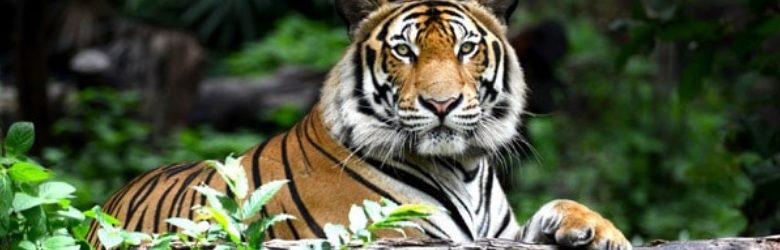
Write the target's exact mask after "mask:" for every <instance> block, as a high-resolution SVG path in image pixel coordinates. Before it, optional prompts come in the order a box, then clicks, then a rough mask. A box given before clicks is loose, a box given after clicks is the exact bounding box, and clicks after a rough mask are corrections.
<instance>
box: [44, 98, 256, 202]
mask: <svg viewBox="0 0 780 250" xmlns="http://www.w3.org/2000/svg"><path fill="white" fill-rule="evenodd" d="M75 104H76V106H75V108H74V109H73V112H72V113H71V114H70V115H69V116H68V117H65V118H62V119H60V120H59V121H57V122H56V123H55V124H54V126H53V128H54V134H55V135H57V136H58V137H59V138H62V139H63V140H64V141H66V142H67V144H66V145H64V146H57V147H50V148H46V149H44V154H43V157H42V158H43V162H45V163H47V165H49V166H51V167H52V169H54V170H55V171H59V172H58V176H60V177H61V178H62V179H63V180H66V181H68V182H69V183H71V184H73V185H75V186H76V187H77V188H78V189H77V192H76V196H77V198H76V199H75V200H74V203H75V204H74V205H76V206H78V207H89V206H91V205H92V204H95V203H99V202H102V201H103V200H105V199H106V197H107V196H108V194H109V192H111V191H113V190H117V189H119V188H120V187H121V185H123V184H124V183H127V181H129V180H130V178H133V177H135V176H137V175H139V174H141V173H143V172H144V171H147V170H149V169H151V168H153V167H155V166H160V165H162V164H164V163H171V162H182V161H193V160H200V159H218V158H222V157H224V156H225V155H229V154H232V153H239V152H242V151H244V150H246V149H247V148H249V147H251V146H252V145H254V144H256V143H257V142H259V141H261V140H262V139H263V136H262V135H259V134H258V133H256V132H252V131H237V132H232V133H224V132H218V131H215V130H213V129H211V128H208V127H199V128H192V129H183V130H180V131H177V132H175V133H174V134H172V135H171V136H170V137H167V138H150V137H151V131H150V126H149V124H148V123H146V122H143V121H141V120H140V119H138V118H137V114H136V111H135V110H137V107H138V105H139V104H140V95H139V94H138V93H137V92H133V91H117V90H111V89H85V90H82V91H80V92H79V93H78V95H77V96H76V98H75ZM152 139H155V140H154V141H155V142H156V143H153V142H152Z"/></svg>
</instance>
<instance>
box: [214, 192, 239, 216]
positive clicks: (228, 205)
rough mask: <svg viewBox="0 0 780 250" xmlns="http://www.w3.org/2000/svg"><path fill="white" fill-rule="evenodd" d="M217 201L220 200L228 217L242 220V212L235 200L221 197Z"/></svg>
mask: <svg viewBox="0 0 780 250" xmlns="http://www.w3.org/2000/svg"><path fill="white" fill-rule="evenodd" d="M217 200H219V204H220V207H222V209H223V210H225V212H227V214H228V215H230V216H231V217H233V218H238V219H239V220H241V215H240V212H239V211H240V210H239V208H238V204H237V203H236V201H235V200H233V199H231V198H230V197H227V196H219V197H217Z"/></svg>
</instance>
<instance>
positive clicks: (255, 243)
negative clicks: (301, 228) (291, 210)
mask: <svg viewBox="0 0 780 250" xmlns="http://www.w3.org/2000/svg"><path fill="white" fill-rule="evenodd" d="M293 219H295V217H294V216H292V215H289V214H276V215H273V216H271V217H266V218H262V219H261V220H259V221H255V222H254V223H252V224H250V225H249V228H247V230H246V231H245V235H246V236H247V238H248V239H249V246H250V247H254V248H255V249H261V248H262V243H263V240H264V239H265V231H266V230H268V228H270V227H271V226H273V224H276V223H277V222H281V221H285V220H293Z"/></svg>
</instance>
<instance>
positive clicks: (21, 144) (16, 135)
mask: <svg viewBox="0 0 780 250" xmlns="http://www.w3.org/2000/svg"><path fill="white" fill-rule="evenodd" d="M33 142H35V126H34V125H33V124H32V123H31V122H16V123H14V124H12V125H11V128H9V129H8V136H7V137H6V138H5V148H6V150H8V152H9V153H11V154H13V155H21V154H24V153H26V152H27V151H29V150H30V148H32V145H33Z"/></svg>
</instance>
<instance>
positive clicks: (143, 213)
mask: <svg viewBox="0 0 780 250" xmlns="http://www.w3.org/2000/svg"><path fill="white" fill-rule="evenodd" d="M147 208H149V207H144V211H141V218H138V223H136V224H135V229H134V230H133V231H136V232H141V231H143V225H144V217H146V209H147Z"/></svg>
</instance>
